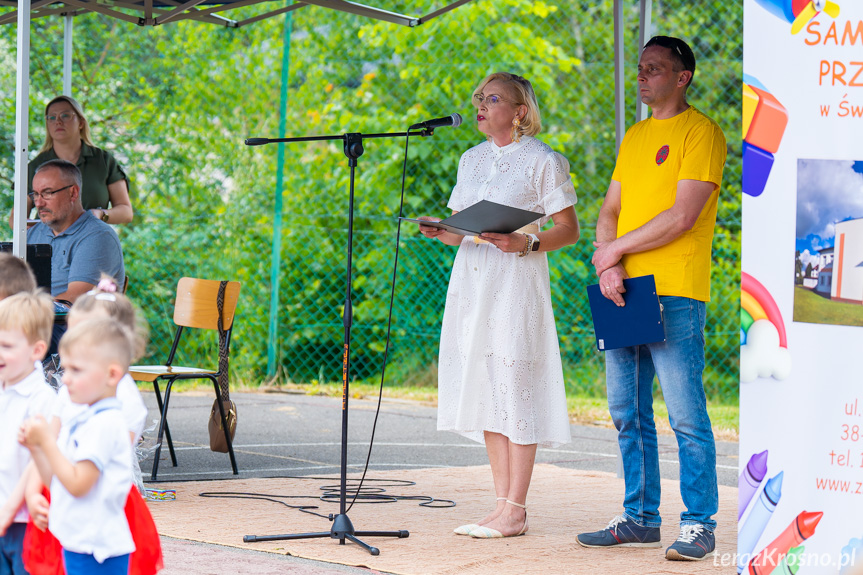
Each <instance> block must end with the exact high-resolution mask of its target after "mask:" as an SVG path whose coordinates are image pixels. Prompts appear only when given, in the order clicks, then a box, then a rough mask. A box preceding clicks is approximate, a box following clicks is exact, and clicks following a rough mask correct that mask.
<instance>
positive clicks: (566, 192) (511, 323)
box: [438, 137, 577, 447]
mask: <svg viewBox="0 0 863 575" xmlns="http://www.w3.org/2000/svg"><path fill="white" fill-rule="evenodd" d="M483 199H486V200H490V201H493V202H497V203H500V204H506V205H509V206H514V207H517V208H521V209H525V210H531V211H534V212H540V213H543V214H545V215H544V216H543V217H542V219H541V220H540V222H539V223H540V225H543V224H545V223H546V222H547V221H548V220H549V219H550V218H551V216H552V215H553V214H556V213H557V212H559V211H561V210H563V209H565V208H567V207H569V206H572V205H574V204H575V203H576V201H577V198H576V195H575V188H574V187H573V185H572V180H571V178H570V175H569V163H568V162H567V160H566V158H564V157H563V156H561V155H560V154H558V153H556V152H554V151H552V150H551V148H549V147H548V146H547V145H546V144H544V143H542V142H540V141H539V140H536V139H535V138H530V137H522V139H521V141H520V142H513V143H511V144H509V145H507V146H504V147H498V146H496V145H495V144H494V143H493V142H484V143H482V144H480V145H478V146H475V147H473V148H471V149H470V150H468V151H467V152H465V153H464V154H463V155H462V157H461V160H460V162H459V168H458V181H457V183H456V186H455V188H454V189H453V192H452V196H451V198H450V201H449V204H448V207H449V208H451V209H452V210H454V211H461V210H464V209H465V208H467V207H469V206H471V205H473V204H475V203H476V202H478V201H480V200H483ZM438 430H445V431H454V432H456V433H459V434H461V435H463V436H465V437H467V438H469V439H472V440H475V441H478V442H480V443H482V442H484V437H483V431H491V432H495V433H500V434H502V435H505V436H506V437H507V438H509V440H510V441H512V442H513V443H516V444H520V445H530V444H534V443H536V444H539V445H540V446H543V447H555V446H558V445H561V444H564V443H568V442H569V441H570V439H571V436H570V430H569V418H568V416H567V409H566V392H565V388H564V382H563V370H562V366H561V361H560V345H559V343H558V339H557V329H556V327H555V323H554V312H553V311H552V307H551V290H550V287H549V277H548V259H547V257H546V253H545V252H531V253H530V254H528V255H527V256H525V257H518V254H517V253H504V252H502V251H500V250H499V249H498V248H496V247H495V246H493V245H491V244H488V243H480V244H477V243H475V242H474V238H473V237H465V238H464V239H463V240H462V242H461V245H460V246H459V249H458V253H457V254H456V258H455V262H454V263H453V268H452V274H451V276H450V282H449V289H448V290H447V297H446V307H445V310H444V317H443V325H442V328H441V340H440V358H439V363H438Z"/></svg>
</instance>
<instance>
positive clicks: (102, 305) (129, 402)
mask: <svg viewBox="0 0 863 575" xmlns="http://www.w3.org/2000/svg"><path fill="white" fill-rule="evenodd" d="M100 318H101V319H113V320H115V321H117V322H119V323H120V325H122V326H124V327H125V328H126V329H128V330H129V332H130V333H131V334H133V336H134V337H133V348H132V361H134V360H136V359H137V358H139V357H140V356H141V355H143V351H144V350H143V348H144V340H145V337H144V336H143V335H142V333H141V332H142V331H143V329H142V328H141V327H139V325H138V323H137V321H136V317H135V308H134V306H133V305H132V302H131V301H129V298H127V297H126V296H125V295H123V294H121V293H119V292H118V290H117V284H116V283H114V280H112V279H110V278H106V277H103V278H102V279H101V280H100V281H99V283H98V285H97V286H96V288H95V289H92V290H90V291H88V292H87V293H85V294H84V295H82V296H80V297H79V298H78V299H77V300H76V301H75V305H73V306H72V309H71V310H70V311H69V317H68V318H67V324H68V326H69V329H71V328H73V327H75V326H76V325H77V324H79V323H82V322H84V321H86V320H89V319H100ZM60 360H61V366H62V360H63V356H62V354H61V356H60ZM117 399H119V400H120V404H121V411H122V413H123V416H124V418H125V420H126V424H127V425H128V429H129V437H130V439H131V441H132V444H133V445H134V444H136V443H137V442H138V439H140V437H141V434H142V433H143V431H144V425H145V424H146V422H147V406H146V405H145V404H144V400H143V398H142V397H141V392H139V391H138V386H137V385H135V381H134V380H133V379H132V376H130V375H129V374H128V373H127V374H124V375H123V379H122V380H121V381H120V384H119V385H118V386H117ZM85 409H86V406H80V405H75V404H74V403H73V402H70V401H69V393H68V391H67V390H66V389H64V386H61V387H60V389H59V391H58V392H57V406H56V408H55V412H54V415H55V416H56V417H57V418H59V419H60V421H61V422H62V423H65V422H66V421H67V420H68V419H70V418H71V417H74V416H75V415H77V414H78V413H80V412H81V411H84V410H85Z"/></svg>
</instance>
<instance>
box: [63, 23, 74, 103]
mask: <svg viewBox="0 0 863 575" xmlns="http://www.w3.org/2000/svg"><path fill="white" fill-rule="evenodd" d="M72 49H73V47H72V15H71V14H66V16H65V17H64V18H63V95H64V96H69V97H72Z"/></svg>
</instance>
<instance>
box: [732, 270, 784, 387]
mask: <svg viewBox="0 0 863 575" xmlns="http://www.w3.org/2000/svg"><path fill="white" fill-rule="evenodd" d="M740 328H741V334H740V340H741V346H740V381H741V382H742V383H748V382H750V381H755V380H756V379H757V378H759V377H773V378H775V379H779V380H782V379H785V378H786V377H788V376H789V375H790V374H791V354H790V353H789V352H788V340H787V337H786V335H785V322H784V321H782V314H781V313H780V312H779V306H778V305H776V300H774V299H773V296H771V295H770V292H768V291H767V288H765V287H764V286H763V285H761V283H760V282H759V281H758V280H756V279H755V278H754V277H752V276H751V275H749V274H748V273H746V272H741V274H740Z"/></svg>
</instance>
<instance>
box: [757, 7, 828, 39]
mask: <svg viewBox="0 0 863 575" xmlns="http://www.w3.org/2000/svg"><path fill="white" fill-rule="evenodd" d="M755 1H756V2H758V3H759V4H760V5H761V6H762V7H763V8H764V9H765V10H767V11H768V12H770V13H771V14H773V15H774V16H776V17H778V18H782V19H783V20H786V21H787V22H790V23H791V33H792V34H797V33H798V32H800V31H801V30H803V28H804V27H805V26H806V24H808V23H809V22H810V21H811V20H812V19H813V18H815V17H816V16H818V15H819V14H820V13H821V12H824V13H825V14H827V15H828V16H830V17H831V18H836V17H837V16H839V5H838V4H836V2H831V1H830V0H755Z"/></svg>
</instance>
